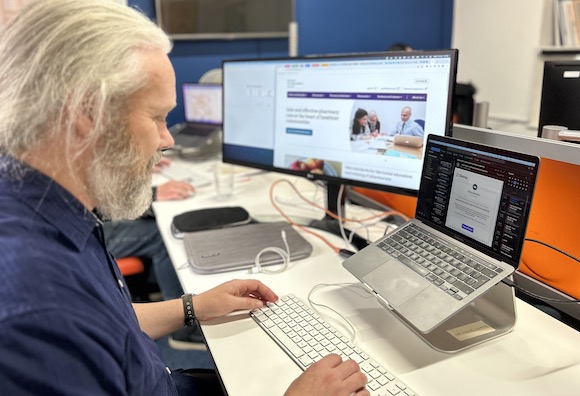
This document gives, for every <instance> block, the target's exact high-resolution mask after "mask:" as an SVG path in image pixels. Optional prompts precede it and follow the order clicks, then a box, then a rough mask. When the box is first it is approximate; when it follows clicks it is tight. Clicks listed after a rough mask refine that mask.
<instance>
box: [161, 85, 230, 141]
mask: <svg viewBox="0 0 580 396" xmlns="http://www.w3.org/2000/svg"><path fill="white" fill-rule="evenodd" d="M181 87H182V93H183V111H184V115H185V122H183V123H180V124H176V125H174V126H172V127H171V133H172V135H173V136H174V139H175V144H176V145H180V146H183V147H196V146H199V145H204V143H205V140H206V139H207V137H208V136H210V135H212V134H214V133H217V132H218V131H219V130H221V127H222V85H221V84H200V83H189V82H188V83H183V84H182V86H181Z"/></svg>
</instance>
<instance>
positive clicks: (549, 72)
mask: <svg viewBox="0 0 580 396" xmlns="http://www.w3.org/2000/svg"><path fill="white" fill-rule="evenodd" d="M579 108H580V61H547V62H545V63H544V78H543V83H542V96H541V102H540V118H539V122H538V137H542V128H543V126H544V125H561V126H565V127H567V128H568V129H570V130H580V111H578V109H579Z"/></svg>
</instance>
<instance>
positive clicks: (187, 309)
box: [181, 293, 196, 327]
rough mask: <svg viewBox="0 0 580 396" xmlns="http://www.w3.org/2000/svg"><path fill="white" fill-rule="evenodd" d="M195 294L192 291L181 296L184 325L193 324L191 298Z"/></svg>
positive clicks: (193, 315)
mask: <svg viewBox="0 0 580 396" xmlns="http://www.w3.org/2000/svg"><path fill="white" fill-rule="evenodd" d="M193 296H195V294H193V293H185V294H183V295H182V296H181V301H182V302H183V315H184V317H185V325H186V326H189V327H193V325H194V324H195V321H196V319H195V312H194V310H193V301H192V300H191V298H192V297H193Z"/></svg>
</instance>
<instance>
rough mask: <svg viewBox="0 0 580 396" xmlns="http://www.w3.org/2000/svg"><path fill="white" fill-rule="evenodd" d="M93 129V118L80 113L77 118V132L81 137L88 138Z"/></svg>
mask: <svg viewBox="0 0 580 396" xmlns="http://www.w3.org/2000/svg"><path fill="white" fill-rule="evenodd" d="M91 129H93V120H92V119H91V117H89V116H88V115H86V114H84V113H80V114H78V115H77V116H76V117H75V131H76V134H77V135H78V136H79V137H83V138H84V137H87V136H88V135H89V132H90V131H91Z"/></svg>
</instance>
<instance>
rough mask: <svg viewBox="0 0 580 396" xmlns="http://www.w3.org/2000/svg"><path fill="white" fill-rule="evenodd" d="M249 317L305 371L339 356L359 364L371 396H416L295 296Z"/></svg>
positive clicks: (257, 311) (268, 306)
mask: <svg viewBox="0 0 580 396" xmlns="http://www.w3.org/2000/svg"><path fill="white" fill-rule="evenodd" d="M250 315H251V316H252V318H253V319H254V320H255V321H256V322H257V323H258V324H259V325H260V327H261V328H262V329H263V330H264V331H265V332H266V333H268V335H269V336H270V337H271V338H272V339H273V340H274V341H275V342H276V343H277V344H278V345H279V346H280V347H281V348H282V349H283V350H284V351H285V352H286V353H287V354H288V356H290V358H292V360H293V361H294V362H295V363H296V364H298V366H299V367H300V368H301V369H302V370H306V369H307V368H308V367H310V366H311V365H312V364H313V363H314V362H316V361H318V360H320V359H321V358H322V357H324V356H326V355H328V354H330V353H336V354H338V355H340V356H341V357H342V358H343V360H345V359H353V360H354V361H356V362H357V363H358V364H359V366H360V368H361V370H362V371H363V372H364V373H365V374H366V376H367V379H368V383H367V389H368V390H369V391H370V393H371V395H373V396H379V395H381V396H382V395H385V396H386V395H400V396H405V395H406V396H413V395H416V393H415V392H413V391H412V390H411V389H410V388H409V387H407V386H406V385H405V384H404V383H403V382H402V381H401V380H399V379H398V378H397V377H396V376H395V375H394V374H393V373H391V372H390V371H388V370H387V369H385V368H384V367H382V366H381V365H380V364H379V363H377V362H376V361H374V360H373V359H372V358H371V357H370V356H369V355H367V354H366V353H365V352H363V351H362V350H360V349H359V348H358V347H357V346H356V345H354V344H353V343H352V342H351V341H349V340H348V339H347V338H346V337H345V336H343V335H342V334H340V333H339V332H338V331H336V330H335V329H334V328H333V327H332V326H331V325H330V324H329V323H328V322H326V321H325V320H324V319H322V318H321V317H320V316H318V315H317V314H316V313H314V312H313V311H312V310H311V309H310V308H309V307H308V306H306V305H305V304H304V303H303V302H302V301H300V300H299V299H298V298H296V297H295V296H294V295H292V294H289V295H287V296H284V297H281V298H280V299H279V300H278V301H277V302H275V303H268V304H267V305H266V306H265V307H263V308H260V309H255V310H253V311H252V312H250Z"/></svg>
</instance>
